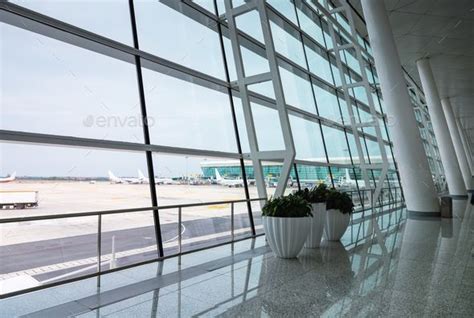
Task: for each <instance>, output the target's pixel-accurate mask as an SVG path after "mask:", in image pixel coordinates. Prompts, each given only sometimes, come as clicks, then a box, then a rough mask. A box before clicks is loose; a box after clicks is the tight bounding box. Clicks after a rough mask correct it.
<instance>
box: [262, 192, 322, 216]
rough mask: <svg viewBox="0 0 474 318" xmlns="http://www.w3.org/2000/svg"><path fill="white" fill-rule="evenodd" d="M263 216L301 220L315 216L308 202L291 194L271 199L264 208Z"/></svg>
mask: <svg viewBox="0 0 474 318" xmlns="http://www.w3.org/2000/svg"><path fill="white" fill-rule="evenodd" d="M262 216H272V217H280V218H300V217H306V216H313V214H312V213H311V205H310V203H309V202H308V201H306V200H305V199H304V198H303V197H301V196H299V195H294V194H289V195H287V196H281V197H278V198H270V199H269V200H268V201H267V203H266V204H265V206H264V207H263V208H262Z"/></svg>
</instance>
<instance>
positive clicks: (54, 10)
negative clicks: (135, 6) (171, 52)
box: [10, 0, 133, 45]
mask: <svg viewBox="0 0 474 318" xmlns="http://www.w3.org/2000/svg"><path fill="white" fill-rule="evenodd" d="M10 1H11V2H13V3H16V4H19V5H21V6H24V7H26V8H28V9H30V10H34V11H37V12H39V13H41V14H44V15H48V16H50V17H52V18H55V19H58V20H61V21H64V22H66V23H69V24H72V25H74V26H77V27H79V28H83V29H86V30H87V31H91V32H94V33H98V34H100V35H102V36H105V37H108V38H111V39H112V40H115V41H119V42H123V43H125V44H128V45H132V44H133V39H132V27H131V24H130V11H129V6H128V1H127V0H113V1H112V0H102V1H68V0H42V1H38V0H10Z"/></svg>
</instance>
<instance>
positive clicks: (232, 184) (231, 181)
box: [214, 169, 244, 188]
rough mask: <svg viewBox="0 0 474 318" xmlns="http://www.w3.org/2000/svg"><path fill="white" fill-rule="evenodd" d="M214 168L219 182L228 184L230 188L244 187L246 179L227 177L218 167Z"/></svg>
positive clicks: (224, 184)
mask: <svg viewBox="0 0 474 318" xmlns="http://www.w3.org/2000/svg"><path fill="white" fill-rule="evenodd" d="M214 170H215V172H216V181H217V184H220V185H223V186H227V187H229V188H231V187H243V186H244V180H242V179H225V178H223V177H222V176H221V175H220V173H219V171H217V169H214Z"/></svg>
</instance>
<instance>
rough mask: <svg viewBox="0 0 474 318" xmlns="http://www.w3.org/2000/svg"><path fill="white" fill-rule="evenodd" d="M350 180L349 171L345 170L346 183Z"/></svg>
mask: <svg viewBox="0 0 474 318" xmlns="http://www.w3.org/2000/svg"><path fill="white" fill-rule="evenodd" d="M349 180H351V176H350V174H349V169H346V181H349Z"/></svg>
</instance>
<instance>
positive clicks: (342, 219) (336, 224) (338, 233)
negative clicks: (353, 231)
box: [324, 209, 351, 241]
mask: <svg viewBox="0 0 474 318" xmlns="http://www.w3.org/2000/svg"><path fill="white" fill-rule="evenodd" d="M350 220H351V215H350V214H349V213H346V214H342V213H341V211H339V210H334V209H330V210H327V211H326V225H325V227H324V233H325V237H326V239H327V240H328V241H339V240H340V239H341V237H342V236H343V235H344V232H346V229H347V226H348V225H349V221H350Z"/></svg>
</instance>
